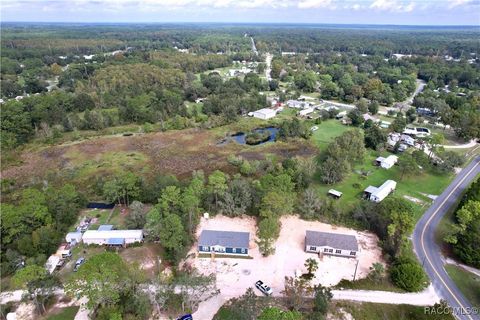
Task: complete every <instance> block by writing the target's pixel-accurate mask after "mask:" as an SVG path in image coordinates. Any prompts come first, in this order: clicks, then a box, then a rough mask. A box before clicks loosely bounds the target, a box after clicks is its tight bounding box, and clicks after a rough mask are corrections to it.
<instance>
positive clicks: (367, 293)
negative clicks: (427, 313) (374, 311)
mask: <svg viewBox="0 0 480 320" xmlns="http://www.w3.org/2000/svg"><path fill="white" fill-rule="evenodd" d="M332 293H333V299H334V300H351V301H362V302H373V303H389V304H410V305H416V306H432V305H434V304H435V303H437V302H439V301H440V298H439V297H438V295H437V294H436V292H435V289H434V288H433V285H430V286H429V287H428V288H427V289H425V290H424V291H422V292H418V293H397V292H387V291H372V290H332Z"/></svg>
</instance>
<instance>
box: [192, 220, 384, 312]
mask: <svg viewBox="0 0 480 320" xmlns="http://www.w3.org/2000/svg"><path fill="white" fill-rule="evenodd" d="M280 223H281V225H282V227H281V231H280V235H279V237H278V239H277V241H276V242H275V247H276V251H275V254H273V255H271V256H268V257H263V256H262V255H261V254H260V252H259V250H258V246H257V243H256V242H255V239H256V237H255V235H256V221H255V219H254V218H252V217H243V218H229V217H225V216H222V215H217V216H215V217H213V218H210V219H202V220H201V222H200V225H199V227H198V229H197V232H196V234H197V237H198V236H199V235H200V233H201V230H204V229H209V230H231V231H244V232H250V248H249V255H250V256H251V257H253V259H236V258H215V259H214V260H212V259H211V258H199V257H195V253H196V251H197V244H194V246H193V247H192V249H191V251H190V253H192V254H191V255H190V258H189V259H187V260H186V262H185V263H186V264H189V265H192V266H194V267H196V268H197V269H198V270H199V271H200V272H202V273H204V274H211V273H215V274H216V277H217V287H218V288H219V289H220V291H221V293H220V295H219V296H216V297H214V298H212V301H206V302H204V303H202V304H201V305H200V307H199V310H198V312H197V313H196V315H195V316H196V317H198V318H200V319H208V318H209V317H211V316H212V315H213V314H215V312H216V311H217V310H218V308H219V307H220V305H221V304H222V303H223V302H224V301H226V300H228V299H230V298H234V297H238V296H241V295H242V294H243V293H245V291H246V289H247V288H249V287H253V286H254V284H255V282H256V281H257V280H259V279H261V280H262V281H264V282H265V283H266V284H268V285H269V286H271V287H272V289H273V292H274V296H279V295H281V291H282V290H283V289H284V285H285V276H292V277H293V276H295V274H296V273H298V272H301V273H305V272H306V269H305V266H304V263H305V260H306V259H308V258H313V259H316V260H317V261H318V263H319V268H318V270H317V271H316V272H315V279H313V280H312V283H313V284H318V283H321V284H322V285H326V286H331V285H335V284H337V283H338V282H339V281H340V280H342V279H352V278H353V275H354V271H355V265H356V263H357V260H356V259H350V258H342V257H333V256H323V258H321V259H319V256H318V255H316V254H313V253H306V252H305V251H304V239H305V231H306V230H315V231H325V232H338V233H345V234H353V235H355V236H356V237H357V240H358V243H359V246H360V252H359V254H358V261H359V264H358V269H357V278H364V277H366V276H367V274H368V273H369V267H370V266H371V265H372V263H374V262H382V259H381V250H380V248H379V247H378V244H377V242H378V238H377V237H376V236H375V235H374V234H372V233H368V232H359V231H355V230H352V229H347V228H343V227H336V226H332V225H328V224H325V223H321V222H315V221H305V220H301V219H299V218H298V217H296V216H285V217H282V218H281V220H280ZM257 294H260V292H258V291H257Z"/></svg>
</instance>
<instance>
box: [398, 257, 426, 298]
mask: <svg viewBox="0 0 480 320" xmlns="http://www.w3.org/2000/svg"><path fill="white" fill-rule="evenodd" d="M390 277H391V278H392V281H393V283H394V284H395V285H396V286H398V287H400V288H402V289H404V290H406V291H409V292H415V291H420V290H421V289H422V288H423V287H424V284H425V280H426V277H425V273H424V271H423V269H422V266H421V265H420V264H418V262H416V261H413V260H411V259H406V258H403V259H399V260H398V261H396V262H395V264H394V265H393V266H392V268H391V270H390Z"/></svg>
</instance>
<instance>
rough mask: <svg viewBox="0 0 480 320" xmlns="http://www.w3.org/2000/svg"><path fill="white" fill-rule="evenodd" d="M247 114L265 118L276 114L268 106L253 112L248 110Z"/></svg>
mask: <svg viewBox="0 0 480 320" xmlns="http://www.w3.org/2000/svg"><path fill="white" fill-rule="evenodd" d="M249 115H251V116H252V117H254V118H258V119H263V120H267V119H271V118H273V117H275V116H276V115H277V111H275V110H273V109H270V108H264V109H260V110H257V111H254V112H250V113H249Z"/></svg>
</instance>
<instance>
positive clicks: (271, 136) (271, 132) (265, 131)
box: [231, 127, 278, 145]
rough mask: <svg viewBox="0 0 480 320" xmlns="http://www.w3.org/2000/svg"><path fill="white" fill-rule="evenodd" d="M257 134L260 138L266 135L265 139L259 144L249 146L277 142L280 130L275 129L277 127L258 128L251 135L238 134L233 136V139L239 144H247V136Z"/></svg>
mask: <svg viewBox="0 0 480 320" xmlns="http://www.w3.org/2000/svg"><path fill="white" fill-rule="evenodd" d="M255 133H256V134H258V135H259V136H262V135H265V139H261V140H260V141H258V142H257V143H248V144H253V145H258V144H263V143H266V142H272V141H275V139H276V138H277V134H278V128H275V127H267V128H258V129H255V130H252V131H251V132H249V133H245V132H238V133H236V134H233V135H232V136H231V137H232V138H233V139H234V140H235V141H236V142H237V143H240V144H247V136H248V135H250V134H255ZM267 135H268V136H267Z"/></svg>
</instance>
